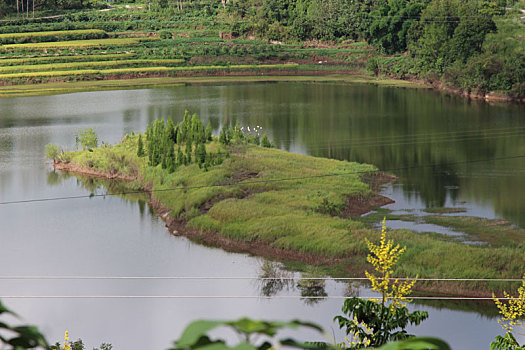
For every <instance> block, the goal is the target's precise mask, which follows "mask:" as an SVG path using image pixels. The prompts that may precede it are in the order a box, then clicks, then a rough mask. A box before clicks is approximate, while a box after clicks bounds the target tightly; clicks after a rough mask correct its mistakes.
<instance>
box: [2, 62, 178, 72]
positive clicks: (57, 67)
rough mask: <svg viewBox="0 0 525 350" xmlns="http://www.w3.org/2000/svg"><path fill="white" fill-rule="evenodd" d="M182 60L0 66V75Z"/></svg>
mask: <svg viewBox="0 0 525 350" xmlns="http://www.w3.org/2000/svg"><path fill="white" fill-rule="evenodd" d="M183 62H184V60H181V59H172V60H144V59H135V60H116V61H93V62H89V61H88V62H66V63H52V64H34V65H26V66H7V67H1V66H0V73H10V72H27V71H37V72H45V71H51V70H60V69H62V70H63V69H85V68H95V67H96V68H98V67H101V68H105V67H111V68H114V67H119V66H120V67H122V66H124V67H131V66H133V67H135V66H139V67H140V66H163V65H166V66H171V65H175V64H180V63H183Z"/></svg>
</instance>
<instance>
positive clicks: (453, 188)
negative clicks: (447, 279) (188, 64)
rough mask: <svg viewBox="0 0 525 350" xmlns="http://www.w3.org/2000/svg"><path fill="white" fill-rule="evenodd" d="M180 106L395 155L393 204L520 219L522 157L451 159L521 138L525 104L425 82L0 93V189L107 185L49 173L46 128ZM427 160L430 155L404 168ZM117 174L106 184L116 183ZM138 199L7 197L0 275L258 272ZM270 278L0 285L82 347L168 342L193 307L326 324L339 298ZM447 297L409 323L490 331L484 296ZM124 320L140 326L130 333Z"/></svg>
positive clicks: (329, 146)
mask: <svg viewBox="0 0 525 350" xmlns="http://www.w3.org/2000/svg"><path fill="white" fill-rule="evenodd" d="M185 109H189V110H190V112H191V113H197V114H199V115H201V116H203V118H204V119H205V122H206V121H207V120H210V121H211V124H212V126H213V127H214V128H215V130H216V131H215V132H217V130H218V128H219V127H220V126H221V125H222V124H228V123H235V121H236V120H239V121H240V122H241V123H242V124H243V125H260V126H262V127H263V130H264V131H265V132H268V133H269V134H270V137H271V138H273V140H275V142H276V143H277V144H278V145H279V146H280V147H282V148H285V149H289V150H291V151H294V152H301V153H309V154H313V155H317V156H331V157H334V158H338V159H349V160H357V161H365V162H369V163H373V164H377V165H379V166H380V167H381V168H383V169H393V168H405V170H397V171H395V173H396V174H397V175H399V176H400V180H399V184H398V185H396V186H393V187H392V188H393V190H392V191H393V197H394V198H395V199H396V201H397V202H396V203H395V204H393V205H399V206H400V208H403V209H411V208H414V207H418V208H425V207H426V206H428V205H431V204H440V203H445V204H444V205H443V206H450V205H449V204H450V203H452V204H455V205H461V206H462V207H465V208H467V210H468V211H469V212H470V213H474V212H476V211H477V212H479V213H482V214H483V216H486V217H490V216H491V215H492V216H494V217H495V216H503V217H505V218H507V219H509V220H512V221H513V222H514V223H519V224H521V225H523V220H524V219H525V215H523V208H524V206H523V204H524V200H525V199H524V198H523V196H518V195H517V194H518V190H519V189H521V188H523V187H524V185H525V184H524V181H525V177H524V176H523V174H524V169H525V163H524V162H523V160H520V159H515V160H508V161H495V162H484V163H479V164H469V165H465V164H460V163H457V164H455V165H451V164H450V162H463V161H468V160H472V159H479V158H480V157H490V156H496V157H504V156H508V155H511V154H513V153H515V152H518V151H519V150H523V149H524V146H525V145H524V142H525V141H524V138H523V130H524V129H525V124H524V123H525V121H524V120H523V115H525V113H524V110H523V107H519V106H509V107H500V106H488V105H478V104H470V105H469V104H468V103H465V101H463V100H456V99H450V98H447V97H442V96H440V95H434V94H429V93H427V92H423V91H414V90H399V89H382V88H376V87H369V86H361V87H356V86H345V85H331V84H252V85H226V86H190V87H174V88H163V89H157V90H129V91H112V92H94V93H80V94H71V95H63V96H47V97H34V98H24V99H1V100H0V200H1V201H11V200H20V199H31V198H51V197H66V196H86V195H89V193H97V194H104V193H106V192H105V191H107V189H106V186H105V185H104V186H103V185H102V184H101V183H100V182H98V181H87V182H84V181H80V180H77V178H76V177H67V176H64V177H60V178H59V177H57V176H56V175H57V174H56V173H54V172H53V171H52V170H51V169H50V166H49V165H47V164H46V163H45V160H44V159H43V153H44V151H43V150H44V147H45V144H47V143H57V144H60V145H63V146H64V148H66V149H73V148H74V135H75V133H76V132H77V130H79V129H83V128H85V127H95V128H96V130H97V133H98V134H99V137H100V139H101V140H104V141H106V142H109V143H116V142H118V141H119V140H120V139H121V138H122V137H123V136H124V135H125V134H126V133H128V132H129V131H130V130H135V131H144V130H145V126H146V124H147V123H148V122H151V121H152V120H153V119H154V118H155V117H159V116H160V117H163V118H173V119H174V120H175V121H180V120H181V119H182V116H183V115H184V110H185ZM458 130H459V131H461V132H463V133H460V132H459V131H458ZM427 162H428V163H432V164H436V165H435V166H434V167H428V168H419V169H416V168H413V169H409V168H408V167H410V166H418V165H421V164H428V163H427ZM113 186H115V187H111V186H108V187H109V190H110V191H112V192H118V191H119V190H120V188H119V187H118V184H116V185H113ZM149 208H150V207H149V206H147V204H146V199H145V198H144V197H142V198H139V197H127V198H120V197H115V196H107V197H105V198H103V197H95V198H91V199H85V198H84V199H76V200H67V201H52V202H42V203H32V204H29V203H28V204H20V205H10V206H3V207H1V208H0V243H1V246H2V254H0V275H84V276H86V275H102V276H111V275H114V276H118V275H122V276H161V275H166V276H170V275H171V276H203V277H206V276H254V277H256V276H257V274H258V272H260V271H259V269H260V261H259V260H258V259H254V258H252V257H248V256H246V255H241V254H232V253H227V252H224V251H222V250H219V249H213V248H208V247H203V246H199V245H196V244H193V243H191V242H188V241H187V240H186V239H184V238H181V237H173V236H171V235H170V234H169V232H167V230H166V229H165V227H164V224H163V222H162V221H161V220H160V219H158V218H157V217H156V216H154V215H152V214H151V211H150V210H151V209H149ZM294 277H295V278H294V282H297V280H298V276H297V275H296V274H294ZM253 284H254V282H253V280H225V281H216V280H191V281H185V282H180V281H175V282H174V281H171V282H168V281H155V282H151V281H150V282H148V283H145V282H139V281H134V282H130V281H128V282H122V281H120V282H118V281H113V282H94V281H76V282H73V281H62V282H56V281H51V282H50V281H47V282H46V281H10V282H8V281H5V280H3V281H2V284H1V286H0V287H1V290H0V295H7V294H11V295H15V294H19V295H23V294H24V293H25V294H30V293H34V294H39V293H41V294H46V293H47V294H48V295H58V294H60V293H64V294H67V293H71V294H77V295H87V294H92V295H101V294H106V295H126V294H133V293H134V294H135V295H141V294H144V295H166V294H172V295H191V294H199V295H200V296H202V295H205V294H212V293H213V294H217V295H219V296H228V295H230V296H231V295H233V294H236V295H248V296H249V295H253V296H257V295H260V294H259V293H261V292H262V288H259V287H258V288H254V285H253ZM281 286H282V289H280V290H279V288H281ZM307 287H308V286H306V288H304V290H306V292H307V293H317V294H316V295H320V296H323V295H327V296H340V295H354V294H356V295H363V296H364V295H367V294H366V293H368V292H367V291H366V289H364V288H363V287H362V286H359V285H348V284H345V283H335V282H333V281H330V280H326V281H324V283H323V285H322V288H317V287H316V288H310V290H309V289H308V288H307ZM288 288H290V289H288ZM265 290H266V293H267V294H272V293H276V294H275V295H289V294H291V295H293V296H295V297H296V299H272V300H266V299H263V300H259V299H248V298H246V299H211V298H210V299H204V298H203V299H198V301H197V302H196V301H195V300H191V299H180V300H178V299H173V300H171V299H169V300H167V299H154V300H140V299H130V300H111V299H110V300H90V299H79V300H72V299H71V300H70V299H66V300H39V299H23V300H20V299H10V300H8V301H7V302H6V304H7V306H9V307H10V308H12V309H14V310H16V311H17V312H18V313H19V314H21V315H23V316H24V317H25V320H26V321H30V322H31V323H36V324H37V325H38V326H39V327H41V328H42V329H43V330H44V332H45V333H46V335H48V337H49V339H51V340H56V339H61V338H62V336H63V332H64V330H65V329H68V330H70V332H71V334H72V336H74V337H82V338H83V339H85V340H86V341H87V342H88V344H87V345H88V348H89V347H90V344H89V343H92V344H91V345H93V346H98V345H99V344H100V342H102V341H111V342H112V343H113V344H114V345H115V348H119V349H134V348H144V349H163V348H167V347H169V344H170V343H171V341H172V340H173V339H176V338H177V337H178V336H179V335H180V332H181V331H182V329H183V328H184V327H185V326H186V324H187V323H188V322H190V321H191V320H194V319H196V318H239V317H242V316H246V315H250V316H252V317H253V318H267V319H280V320H287V319H293V318H297V319H305V320H311V321H315V322H318V323H320V324H322V325H323V327H324V328H325V329H327V330H330V329H331V328H333V327H334V325H333V323H332V319H333V316H334V315H336V314H338V313H339V312H340V308H341V304H342V301H341V300H338V299H331V298H326V299H324V300H323V302H321V303H317V304H308V305H306V304H305V303H304V302H303V301H301V300H300V299H299V298H300V297H301V293H302V291H301V290H300V289H298V287H297V285H296V284H295V285H288V284H286V282H283V284H276V285H274V286H268V287H267V289H265ZM360 293H361V294H360ZM262 294H264V292H262ZM445 305H446V307H449V306H448V305H449V304H448V303H447V304H442V305H441V304H440V305H434V306H435V307H434V306H428V304H425V305H424V308H425V309H427V310H428V311H429V312H430V315H431V316H430V319H429V320H428V321H427V322H425V323H423V324H422V326H421V327H418V328H417V329H416V330H411V331H410V332H411V333H416V334H420V335H428V334H430V335H437V336H443V337H445V338H447V340H448V341H449V342H450V343H451V344H452V346H453V348H454V349H480V348H486V347H487V344H488V343H489V342H490V340H491V339H493V338H494V336H495V335H496V334H499V333H500V329H499V326H498V325H497V322H496V320H495V319H494V318H493V315H494V313H493V312H494V308H493V307H491V306H490V305H486V304H483V305H481V304H480V305H477V304H475V305H473V304H470V303H467V302H461V303H458V304H457V305H454V304H452V306H451V307H457V308H458V310H451V309H441V308H442V307H444V306H445ZM416 307H417V308H421V307H420V306H418V305H416ZM467 310H468V311H467ZM472 310H476V311H475V312H474V311H472ZM486 310H489V311H486ZM481 313H487V317H480V314H481ZM490 313H492V314H490ZM79 315H81V317H79ZM465 325H468V326H465ZM130 330H131V331H132V333H134V334H140V337H130V336H129V334H130ZM334 332H335V333H336V337H337V338H338V339H339V340H342V339H343V336H344V335H343V334H340V333H337V332H338V330H337V329H335V330H334ZM312 340H315V339H312ZM319 340H322V339H319Z"/></svg>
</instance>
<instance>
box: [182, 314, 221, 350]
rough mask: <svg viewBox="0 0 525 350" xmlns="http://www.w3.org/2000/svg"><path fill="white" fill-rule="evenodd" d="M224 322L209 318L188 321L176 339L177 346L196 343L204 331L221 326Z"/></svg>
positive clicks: (188, 345)
mask: <svg viewBox="0 0 525 350" xmlns="http://www.w3.org/2000/svg"><path fill="white" fill-rule="evenodd" d="M224 324H225V322H224V321H209V320H198V321H194V322H192V323H190V325H189V326H188V327H186V329H185V330H184V332H183V333H182V335H181V337H180V338H179V340H177V348H184V347H191V346H192V345H194V344H196V343H197V341H198V340H199V339H200V338H201V337H202V336H205V335H206V333H208V332H209V331H211V330H212V329H214V328H216V327H219V326H223V325H224Z"/></svg>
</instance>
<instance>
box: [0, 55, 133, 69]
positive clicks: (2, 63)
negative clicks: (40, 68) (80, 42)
mask: <svg viewBox="0 0 525 350" xmlns="http://www.w3.org/2000/svg"><path fill="white" fill-rule="evenodd" d="M135 56H136V55H135V54H132V53H118V54H107V55H75V56H58V55H56V56H43V57H33V58H6V59H0V67H6V66H17V65H38V64H45V63H64V62H80V61H91V62H94V61H108V60H126V59H131V58H134V57H135Z"/></svg>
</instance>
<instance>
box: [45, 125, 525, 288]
mask: <svg viewBox="0 0 525 350" xmlns="http://www.w3.org/2000/svg"><path fill="white" fill-rule="evenodd" d="M254 127H255V130H258V129H257V128H256V126H252V127H251V129H250V130H251V132H248V131H247V130H248V129H247V126H245V127H241V126H239V125H237V126H235V127H230V128H229V129H226V128H225V129H223V130H222V131H221V133H220V136H219V138H218V139H217V138H215V137H212V136H211V127H210V126H207V127H206V128H205V127H204V126H203V125H202V123H201V122H200V120H199V119H198V118H197V117H196V116H194V117H190V116H189V115H186V116H185V118H184V121H183V122H182V123H180V124H178V125H175V124H174V123H173V122H171V120H168V123H165V122H162V121H156V122H154V123H153V125H150V126H149V127H148V130H147V132H146V134H142V135H127V136H126V137H124V139H123V140H122V142H121V143H120V144H117V145H115V146H110V145H107V144H103V145H102V146H101V147H99V148H95V147H96V145H97V143H98V142H97V141H98V140H97V139H96V135H94V133H92V132H90V131H89V130H88V131H84V132H82V133H80V134H79V136H78V137H77V140H79V144H80V145H81V146H82V147H83V148H85V150H82V151H74V152H62V151H60V149H59V147H58V146H49V147H48V156H49V157H50V158H54V159H55V166H56V168H57V169H59V170H64V171H72V172H75V173H77V174H85V175H90V176H98V177H104V178H109V179H123V180H126V181H125V182H123V183H121V184H120V185H119V188H120V190H119V191H117V192H121V191H122V188H124V191H126V190H144V191H146V192H148V193H149V195H150V203H151V205H152V206H153V207H154V208H155V209H156V211H157V213H158V214H159V215H160V216H161V217H162V218H163V219H164V220H165V221H166V223H167V226H168V227H169V229H170V232H172V233H173V234H176V235H186V236H188V237H190V238H192V239H194V240H197V241H200V242H203V243H205V244H211V245H216V246H220V247H223V248H225V249H231V250H236V251H244V252H250V253H253V254H258V255H263V256H267V257H271V258H275V259H279V260H281V261H300V262H306V263H309V264H313V265H319V266H322V267H324V268H326V269H327V270H329V271H330V273H331V274H334V275H345V276H348V275H352V276H355V275H358V276H362V275H364V271H365V270H366V269H367V265H366V255H367V251H368V249H367V245H366V241H365V239H369V240H370V241H377V240H378V239H379V232H378V231H377V230H375V229H372V228H370V226H369V225H367V223H366V222H365V221H363V220H361V219H360V218H359V216H360V215H361V214H362V213H363V212H366V211H367V210H369V209H370V207H372V206H381V205H383V204H385V203H387V202H388V199H386V198H384V197H381V196H378V195H377V194H376V193H375V192H374V190H373V189H371V187H370V185H369V183H370V181H367V182H365V181H364V180H363V179H364V178H373V179H376V180H377V179H378V177H379V178H383V179H384V178H385V176H384V175H383V176H382V177H381V176H378V174H380V173H378V172H377V169H375V168H374V167H373V166H371V165H364V164H357V163H350V162H344V161H337V160H331V159H323V158H315V157H310V156H304V155H298V154H292V153H287V152H284V151H281V150H277V149H275V148H271V147H270V148H269V147H261V146H257V144H261V145H263V146H271V143H270V141H269V140H268V139H267V138H266V137H264V136H262V138H261V137H260V135H258V134H257V133H256V132H254V131H253V130H254ZM370 175H373V176H370ZM501 234H502V235H506V234H507V232H505V231H502V232H501ZM511 234H514V233H511ZM388 235H389V237H390V238H392V239H394V241H396V242H398V243H399V244H400V245H401V246H406V247H407V250H406V252H405V254H403V257H402V258H401V259H400V261H399V264H398V265H397V267H396V271H395V272H396V275H399V276H416V275H418V276H419V277H421V278H423V277H425V278H520V277H521V275H522V273H523V271H524V270H525V266H524V265H525V251H524V249H523V246H522V245H520V244H518V243H515V242H514V243H513V244H510V243H508V241H509V240H510V239H512V237H511V236H509V240H501V239H500V240H499V241H498V242H497V244H491V242H490V241H489V242H488V243H487V244H485V245H467V244H462V243H461V242H453V241H450V240H448V239H447V238H446V237H442V236H440V235H435V234H421V233H416V232H413V231H409V230H392V231H389V233H388ZM483 237H484V236H483V235H481V236H480V239H483ZM508 287H509V285H508V284H503V283H492V284H491V283H485V282H476V283H468V285H467V284H462V283H460V282H454V283H447V284H443V283H441V284H439V285H438V284H437V283H431V282H418V284H417V285H416V289H419V290H438V291H440V292H443V293H452V294H463V295H474V296H481V295H483V296H490V292H491V291H495V292H496V293H498V292H500V291H502V290H503V289H505V288H507V289H508Z"/></svg>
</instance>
